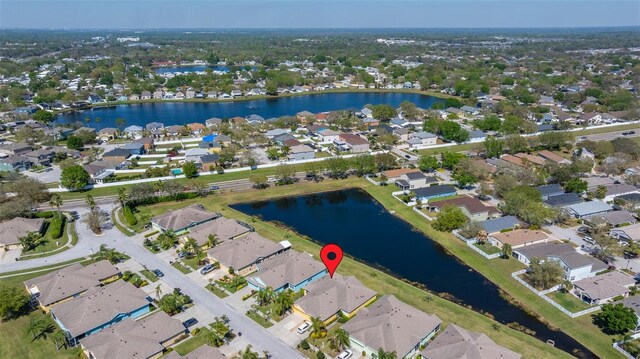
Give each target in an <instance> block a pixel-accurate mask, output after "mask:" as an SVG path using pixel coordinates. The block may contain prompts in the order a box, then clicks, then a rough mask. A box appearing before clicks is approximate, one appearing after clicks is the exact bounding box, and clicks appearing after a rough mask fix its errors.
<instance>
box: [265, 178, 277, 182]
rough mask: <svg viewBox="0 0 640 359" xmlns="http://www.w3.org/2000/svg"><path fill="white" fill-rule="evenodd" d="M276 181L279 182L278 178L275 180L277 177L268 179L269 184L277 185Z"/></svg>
mask: <svg viewBox="0 0 640 359" xmlns="http://www.w3.org/2000/svg"><path fill="white" fill-rule="evenodd" d="M276 181H277V180H276V178H275V177H269V178H268V179H267V183H276Z"/></svg>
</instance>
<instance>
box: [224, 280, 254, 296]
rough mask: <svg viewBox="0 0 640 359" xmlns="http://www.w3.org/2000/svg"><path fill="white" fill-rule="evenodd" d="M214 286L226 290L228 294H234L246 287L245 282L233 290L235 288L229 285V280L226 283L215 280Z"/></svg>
mask: <svg viewBox="0 0 640 359" xmlns="http://www.w3.org/2000/svg"><path fill="white" fill-rule="evenodd" d="M216 284H217V285H219V286H220V287H222V288H224V289H226V290H227V291H229V292H230V293H235V292H237V291H239V290H240V289H242V288H244V287H246V286H247V283H246V281H245V283H244V284H243V285H241V286H239V287H238V288H235V287H233V286H232V285H231V280H229V281H228V282H225V281H223V280H217V281H216Z"/></svg>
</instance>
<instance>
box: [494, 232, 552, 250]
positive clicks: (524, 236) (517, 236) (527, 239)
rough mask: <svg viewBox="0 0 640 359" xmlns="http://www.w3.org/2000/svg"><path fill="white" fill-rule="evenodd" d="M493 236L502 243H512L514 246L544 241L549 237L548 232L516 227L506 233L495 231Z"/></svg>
mask: <svg viewBox="0 0 640 359" xmlns="http://www.w3.org/2000/svg"><path fill="white" fill-rule="evenodd" d="M492 237H493V238H495V239H496V240H498V241H500V242H501V243H502V244H507V243H508V244H511V245H512V246H519V245H522V244H526V243H531V242H539V241H544V240H547V239H548V238H549V236H547V234H546V233H544V232H543V231H538V230H530V229H514V230H513V231H509V232H504V233H495V234H493V235H492Z"/></svg>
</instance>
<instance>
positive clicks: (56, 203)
mask: <svg viewBox="0 0 640 359" xmlns="http://www.w3.org/2000/svg"><path fill="white" fill-rule="evenodd" d="M49 205H50V206H51V209H53V207H57V208H58V215H60V206H62V197H61V196H60V194H59V193H54V194H52V195H51V200H50V201H49Z"/></svg>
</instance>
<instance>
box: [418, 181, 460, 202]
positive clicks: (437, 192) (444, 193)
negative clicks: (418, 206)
mask: <svg viewBox="0 0 640 359" xmlns="http://www.w3.org/2000/svg"><path fill="white" fill-rule="evenodd" d="M413 193H415V194H416V199H419V200H420V201H422V202H428V201H429V200H432V199H435V198H443V197H451V196H455V195H456V194H457V191H456V189H455V187H453V186H450V185H446V184H445V185H436V186H431V187H422V188H416V189H414V190H413Z"/></svg>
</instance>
